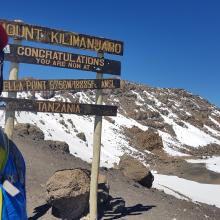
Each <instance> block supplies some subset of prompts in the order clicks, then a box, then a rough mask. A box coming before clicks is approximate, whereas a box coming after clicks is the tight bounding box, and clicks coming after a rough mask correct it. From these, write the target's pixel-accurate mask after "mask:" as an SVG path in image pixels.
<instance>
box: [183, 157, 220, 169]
mask: <svg viewBox="0 0 220 220" xmlns="http://www.w3.org/2000/svg"><path fill="white" fill-rule="evenodd" d="M186 161H187V162H189V163H204V164H205V165H206V168H207V169H209V170H212V171H214V172H216V173H220V157H217V156H215V157H214V156H213V157H210V158H207V159H198V160H192V159H189V160H186Z"/></svg>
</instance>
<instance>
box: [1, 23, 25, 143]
mask: <svg viewBox="0 0 220 220" xmlns="http://www.w3.org/2000/svg"><path fill="white" fill-rule="evenodd" d="M15 21H16V22H21V23H22V21H20V20H15ZM13 43H14V44H18V45H21V38H19V36H18V37H17V38H14V42H13ZM18 71H19V64H18V63H14V62H13V63H11V66H10V72H9V80H17V79H18ZM16 96H17V92H8V97H10V98H16ZM14 119H15V112H14V111H6V112H5V133H6V134H7V136H8V138H9V139H11V140H12V135H13V130H14Z"/></svg>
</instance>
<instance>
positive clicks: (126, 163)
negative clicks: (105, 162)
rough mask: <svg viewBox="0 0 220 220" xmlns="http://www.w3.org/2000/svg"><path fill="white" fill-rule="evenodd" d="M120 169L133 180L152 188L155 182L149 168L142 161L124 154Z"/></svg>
mask: <svg viewBox="0 0 220 220" xmlns="http://www.w3.org/2000/svg"><path fill="white" fill-rule="evenodd" d="M119 169H120V170H121V171H122V172H123V174H124V175H125V176H126V177H128V178H129V179H131V180H134V181H135V182H138V183H140V184H141V185H143V186H146V187H148V188H150V187H151V186H152V183H153V180H154V178H153V175H152V173H151V172H150V170H149V168H147V167H145V166H144V165H143V164H142V163H141V162H140V161H138V160H136V159H135V158H133V157H131V156H129V155H126V154H124V155H123V156H122V157H121V158H120V162H119Z"/></svg>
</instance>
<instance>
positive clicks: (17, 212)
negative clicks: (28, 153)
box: [0, 142, 27, 220]
mask: <svg viewBox="0 0 220 220" xmlns="http://www.w3.org/2000/svg"><path fill="white" fill-rule="evenodd" d="M10 144H12V145H13V143H12V142H11V143H10ZM15 147H16V146H15V145H13V147H12V148H11V146H10V148H11V149H10V153H9V157H8V161H7V163H6V166H5V169H4V171H3V175H4V179H7V180H8V181H10V182H11V183H12V184H13V185H14V186H15V187H16V188H17V189H18V190H19V191H20V193H19V194H17V195H16V196H14V197H12V196H11V195H9V194H8V193H7V192H6V191H5V190H4V189H2V193H3V209H2V219H1V220H27V213H26V192H25V182H24V181H22V180H23V178H25V163H24V159H23V157H22V156H21V153H20V152H19V151H17V153H19V155H17V156H18V158H19V159H20V161H16V160H15V158H14V157H15V156H16V155H14V154H13V153H14V151H13V148H15ZM16 150H17V149H16ZM18 162H19V168H21V167H23V169H24V170H18V167H17V163H18ZM21 173H22V177H20V176H19V174H21ZM20 179H21V181H20ZM0 187H1V188H2V185H0Z"/></svg>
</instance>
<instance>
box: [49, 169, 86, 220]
mask: <svg viewBox="0 0 220 220" xmlns="http://www.w3.org/2000/svg"><path fill="white" fill-rule="evenodd" d="M89 185H90V176H89V174H88V172H87V171H86V170H83V169H74V170H61V171H57V172H56V173H55V174H54V175H53V176H52V177H51V178H50V179H49V180H48V182H47V184H46V189H47V202H48V203H49V204H50V205H52V207H55V208H56V209H57V211H58V213H59V215H60V217H61V218H62V219H67V220H70V219H71V220H73V219H79V218H80V217H82V216H83V215H84V214H85V212H86V210H87V209H88V205H89Z"/></svg>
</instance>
